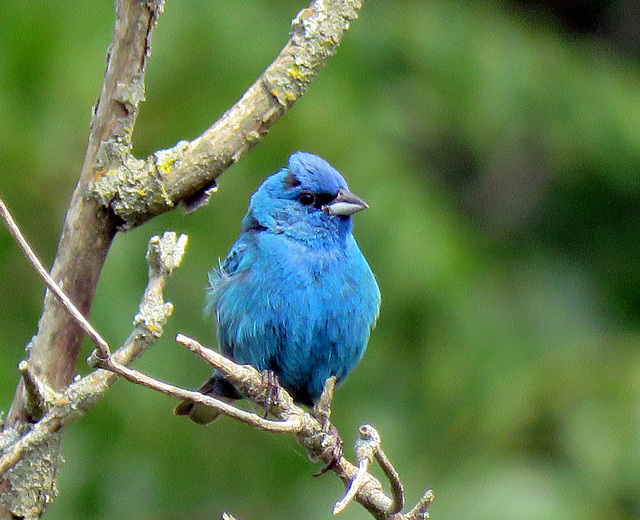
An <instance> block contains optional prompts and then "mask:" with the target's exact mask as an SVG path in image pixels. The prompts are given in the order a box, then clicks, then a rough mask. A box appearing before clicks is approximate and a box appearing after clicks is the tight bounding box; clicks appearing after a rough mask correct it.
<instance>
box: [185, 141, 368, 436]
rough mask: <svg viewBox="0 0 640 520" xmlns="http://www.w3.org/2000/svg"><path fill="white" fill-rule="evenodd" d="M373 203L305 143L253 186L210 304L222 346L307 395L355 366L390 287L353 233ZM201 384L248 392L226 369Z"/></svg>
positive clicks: (203, 418)
mask: <svg viewBox="0 0 640 520" xmlns="http://www.w3.org/2000/svg"><path fill="white" fill-rule="evenodd" d="M366 208H368V205H367V204H366V203H365V202H364V201H363V200H362V199H361V198H359V197H358V196H356V195H354V194H353V193H351V192H350V191H349V189H348V187H347V183H346V182H345V180H344V178H343V177H342V175H340V173H339V172H338V171H336V170H335V169H334V168H333V167H332V166H331V165H330V164H329V163H327V162H326V161H325V160H324V159H321V158H320V157H317V156H315V155H312V154H310V153H304V152H296V153H294V154H292V155H291V156H290V157H289V164H288V167H287V168H283V169H281V170H279V171H278V172H276V173H274V174H273V175H271V176H269V177H267V179H265V181H264V182H263V183H262V185H261V186H260V187H259V188H258V190H257V191H256V192H255V193H254V194H253V196H252V197H251V203H250V204H249V210H248V212H247V214H246V216H245V217H244V219H243V220H242V230H241V232H240V236H239V237H238V239H237V241H236V242H235V244H234V245H233V246H232V247H231V250H230V251H229V253H228V255H227V257H226V258H225V260H224V261H223V262H222V263H221V264H220V266H219V268H218V269H216V270H214V271H212V272H211V273H210V274H209V287H208V289H207V304H206V307H205V310H206V311H207V312H213V314H214V316H215V320H216V324H217V336H218V343H219V347H220V351H221V352H222V353H223V354H224V355H225V356H228V357H230V358H231V359H233V360H234V361H235V362H236V363H239V364H249V365H252V366H254V367H255V368H257V369H258V370H260V371H264V370H271V371H272V372H273V373H274V374H275V375H276V376H277V377H278V379H279V381H280V384H281V385H282V386H283V387H284V388H285V389H286V390H287V391H288V392H289V393H290V394H291V396H292V397H293V398H294V400H295V401H296V402H298V403H300V404H303V405H308V406H312V405H313V404H315V403H316V402H317V401H318V399H319V398H320V395H321V393H322V390H323V388H324V384H325V382H326V380H327V379H328V378H329V377H331V376H336V378H337V382H338V383H340V382H342V381H343V380H344V379H345V378H346V377H347V375H348V374H349V373H350V372H351V371H352V370H353V368H354V367H355V366H356V365H357V363H358V362H359V361H360V358H361V357H362V354H363V353H364V350H365V348H366V346H367V341H368V339H369V333H370V331H371V329H372V328H373V326H374V325H375V322H376V319H377V317H378V312H379V308H380V291H379V289H378V285H377V283H376V280H375V278H374V276H373V273H372V272H371V269H370V268H369V264H367V261H366V260H365V258H364V256H363V255H362V253H361V252H360V249H359V248H358V245H357V243H356V241H355V238H354V237H353V234H352V233H351V224H352V223H351V215H352V214H354V213H356V212H357V211H360V210H363V209H366ZM200 391H201V392H202V393H207V394H210V395H213V396H217V397H226V398H232V399H236V398H241V397H242V396H241V395H239V394H238V392H237V391H236V390H235V388H234V387H233V386H232V385H231V384H230V383H228V382H227V381H226V380H225V379H224V378H223V377H222V376H221V375H220V374H218V373H217V372H214V374H213V376H212V377H211V379H209V381H207V382H206V383H205V384H204V385H203V386H202V387H201V388H200ZM175 413H176V414H177V415H189V416H190V418H191V419H192V420H193V421H194V422H196V423H199V424H207V423H209V422H211V421H213V420H214V419H216V418H217V416H218V413H217V412H216V411H215V410H212V409H211V408H206V407H204V406H201V405H196V404H194V403H193V402H191V401H183V402H182V403H180V404H179V405H178V406H177V407H176V410H175Z"/></svg>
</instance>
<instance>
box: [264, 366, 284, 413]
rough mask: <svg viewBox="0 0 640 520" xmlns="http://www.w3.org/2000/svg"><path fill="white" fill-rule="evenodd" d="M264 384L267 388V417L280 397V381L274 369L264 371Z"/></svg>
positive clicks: (265, 409) (265, 408) (265, 406)
mask: <svg viewBox="0 0 640 520" xmlns="http://www.w3.org/2000/svg"><path fill="white" fill-rule="evenodd" d="M262 385H263V387H264V388H265V396H264V418H265V419H266V418H267V416H268V415H269V412H271V408H272V407H273V405H274V404H275V402H276V401H277V399H278V392H280V381H279V380H278V376H277V375H276V374H275V372H274V371H273V370H265V371H264V372H262Z"/></svg>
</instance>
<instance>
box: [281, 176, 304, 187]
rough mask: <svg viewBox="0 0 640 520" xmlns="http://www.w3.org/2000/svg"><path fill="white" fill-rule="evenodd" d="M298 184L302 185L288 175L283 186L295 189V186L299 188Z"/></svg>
mask: <svg viewBox="0 0 640 520" xmlns="http://www.w3.org/2000/svg"><path fill="white" fill-rule="evenodd" d="M300 184H302V183H301V182H300V180H299V179H298V177H296V176H295V175H294V174H293V173H289V175H287V176H286V177H285V178H284V186H285V188H287V189H291V188H295V187H296V186H300Z"/></svg>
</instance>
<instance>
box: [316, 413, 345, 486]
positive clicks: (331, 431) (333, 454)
mask: <svg viewBox="0 0 640 520" xmlns="http://www.w3.org/2000/svg"><path fill="white" fill-rule="evenodd" d="M322 435H323V436H324V438H323V440H322V454H321V455H320V458H321V459H322V460H324V461H327V462H326V463H325V465H324V466H323V467H322V468H320V471H318V472H317V473H314V474H313V476H314V477H319V476H320V475H324V474H325V473H326V472H327V471H330V470H332V469H333V468H335V467H336V465H337V464H338V462H340V459H341V458H342V439H341V438H340V434H339V433H338V429H337V428H336V427H335V426H333V424H330V425H329V428H328V431H327V432H325V433H323V434H322Z"/></svg>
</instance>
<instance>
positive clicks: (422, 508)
mask: <svg viewBox="0 0 640 520" xmlns="http://www.w3.org/2000/svg"><path fill="white" fill-rule="evenodd" d="M435 498H436V497H435V496H434V494H433V492H432V491H431V490H430V489H427V490H426V491H425V492H424V493H423V494H422V497H420V500H419V501H418V503H417V504H416V507H414V508H413V509H412V510H411V511H409V512H408V513H407V514H406V519H407V520H425V518H429V506H430V505H431V503H432V502H433V501H434V499H435Z"/></svg>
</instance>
